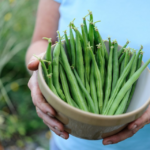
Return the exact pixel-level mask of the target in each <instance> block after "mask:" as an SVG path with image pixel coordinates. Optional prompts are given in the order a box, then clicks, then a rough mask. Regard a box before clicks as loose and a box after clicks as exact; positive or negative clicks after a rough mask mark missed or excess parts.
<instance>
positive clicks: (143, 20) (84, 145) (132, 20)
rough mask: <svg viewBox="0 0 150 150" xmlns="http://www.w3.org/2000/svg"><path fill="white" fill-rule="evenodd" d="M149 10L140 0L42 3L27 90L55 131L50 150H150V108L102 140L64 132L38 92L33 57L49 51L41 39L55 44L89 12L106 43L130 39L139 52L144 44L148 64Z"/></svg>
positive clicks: (29, 60)
mask: <svg viewBox="0 0 150 150" xmlns="http://www.w3.org/2000/svg"><path fill="white" fill-rule="evenodd" d="M149 6H150V1H146V2H143V1H140V0H136V1H135V0H131V1H125V0H122V1H119V0H114V1H110V0H108V1H102V0H94V1H92V0H84V1H81V0H55V1H54V0H40V1H39V7H38V12H37V19H36V25H35V30H34V34H33V38H32V42H31V45H30V46H29V48H28V51H27V54H26V64H27V67H28V69H29V70H30V71H31V72H32V76H31V78H30V80H29V82H28V86H29V88H30V90H31V96H32V100H33V103H34V105H35V107H36V111H37V114H38V116H39V117H40V118H42V119H43V122H44V123H45V124H46V125H47V126H48V127H49V128H50V130H51V131H52V140H51V143H50V147H51V150H75V149H78V148H79V149H82V150H91V149H94V150H120V149H128V150H131V149H132V150H133V149H136V150H149V148H150V135H149V131H150V124H149V123H150V106H149V107H148V108H147V110H146V111H145V113H144V114H143V115H142V116H141V117H140V118H138V119H137V120H135V121H133V122H131V123H129V124H128V126H127V127H126V128H125V129H123V130H122V131H120V132H119V133H117V134H115V135H112V136H110V137H107V138H104V139H103V140H95V141H94V140H84V139H79V138H76V137H74V136H72V135H69V134H68V133H67V132H66V131H64V126H63V124H62V123H61V122H59V121H58V120H57V119H56V118H55V115H56V112H55V110H54V109H53V108H52V106H50V105H49V104H48V103H47V102H46V100H45V99H44V97H43V95H42V93H41V91H40V89H39V86H38V83H37V69H38V64H39V61H38V60H37V59H36V58H35V57H33V54H36V55H38V57H42V56H43V55H44V52H45V51H46V49H47V41H45V40H42V37H51V38H52V42H53V43H54V42H55V41H56V40H57V34H56V31H57V30H59V31H60V33H61V35H62V34H63V31H64V30H66V29H67V28H68V25H69V22H70V21H72V20H73V18H76V20H75V22H74V23H75V25H76V26H77V27H79V26H80V23H82V17H84V16H85V15H86V14H87V13H88V11H87V10H88V9H90V10H91V11H92V12H93V15H94V21H97V20H101V23H97V25H96V26H97V27H98V29H99V31H100V33H101V35H102V38H103V39H107V37H108V35H109V36H111V39H117V41H118V43H119V45H124V44H125V42H126V40H127V39H129V40H130V45H129V46H130V47H132V48H134V49H139V48H140V44H142V45H143V47H144V49H143V51H144V58H143V59H144V61H146V60H148V58H149V56H150V51H149V47H150V42H149V33H150V27H149V25H150V19H149V16H150V11H149ZM147 124H148V125H147ZM140 129H141V130H140ZM133 135H134V136H133ZM66 139H68V140H66ZM110 144H111V145H110ZM104 145H107V146H104Z"/></svg>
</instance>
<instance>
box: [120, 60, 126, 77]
mask: <svg viewBox="0 0 150 150" xmlns="http://www.w3.org/2000/svg"><path fill="white" fill-rule="evenodd" d="M124 62H125V58H124V59H123V60H122V63H121V66H120V75H119V77H120V76H121V75H122V72H123V70H124Z"/></svg>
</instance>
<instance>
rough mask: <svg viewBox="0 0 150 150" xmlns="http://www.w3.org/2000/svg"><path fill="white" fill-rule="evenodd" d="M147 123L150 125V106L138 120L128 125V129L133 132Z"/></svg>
mask: <svg viewBox="0 0 150 150" xmlns="http://www.w3.org/2000/svg"><path fill="white" fill-rule="evenodd" d="M149 123H150V106H149V107H148V109H147V110H146V111H145V113H144V114H143V115H142V116H141V117H140V118H138V119H137V120H135V121H134V122H132V123H130V124H129V125H128V129H129V130H133V129H135V128H138V127H141V126H144V125H146V124H149Z"/></svg>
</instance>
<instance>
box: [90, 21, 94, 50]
mask: <svg viewBox="0 0 150 150" xmlns="http://www.w3.org/2000/svg"><path fill="white" fill-rule="evenodd" d="M89 41H90V45H91V46H92V50H93V52H94V28H93V22H91V21H90V22H89Z"/></svg>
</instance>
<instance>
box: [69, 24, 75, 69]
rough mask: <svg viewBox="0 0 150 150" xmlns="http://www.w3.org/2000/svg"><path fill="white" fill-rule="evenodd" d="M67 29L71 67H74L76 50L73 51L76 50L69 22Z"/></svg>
mask: <svg viewBox="0 0 150 150" xmlns="http://www.w3.org/2000/svg"><path fill="white" fill-rule="evenodd" d="M69 28H70V46H71V60H72V62H71V65H72V66H73V67H75V60H76V58H75V56H76V55H75V53H76V50H75V49H76V47H75V41H74V36H73V32H72V24H71V22H70V24H69Z"/></svg>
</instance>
